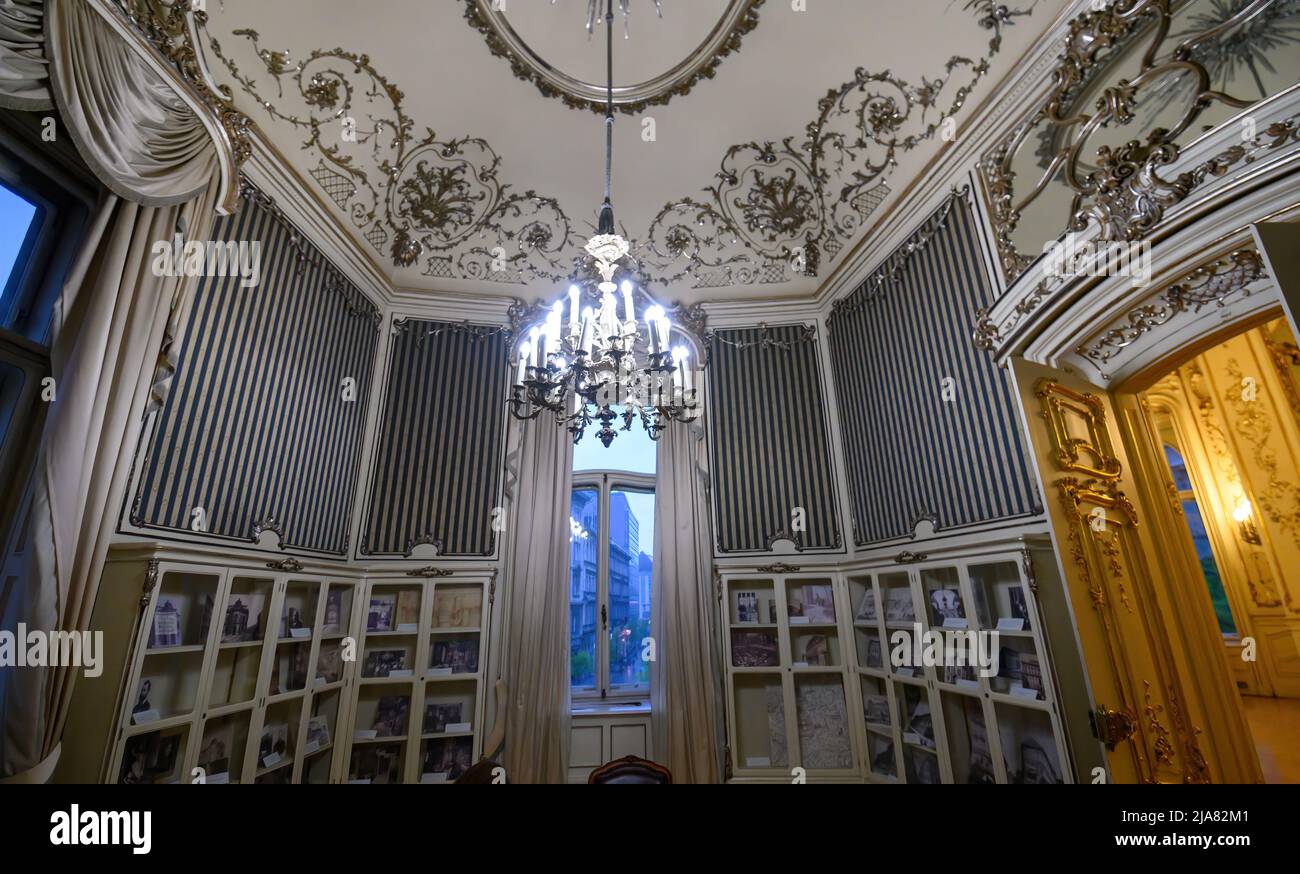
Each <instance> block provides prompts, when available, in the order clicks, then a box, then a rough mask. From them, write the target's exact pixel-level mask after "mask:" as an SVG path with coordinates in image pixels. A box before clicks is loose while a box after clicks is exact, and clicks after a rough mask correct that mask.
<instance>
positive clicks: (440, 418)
mask: <svg viewBox="0 0 1300 874" xmlns="http://www.w3.org/2000/svg"><path fill="white" fill-rule="evenodd" d="M394 330H395V336H394V337H393V342H392V349H391V352H390V356H391V357H390V360H389V365H388V390H387V395H386V401H385V404H384V409H383V412H382V414H381V431H380V436H379V443H378V451H377V453H376V456H375V464H374V472H373V474H372V484H371V497H370V508H369V513H368V518H369V525H368V528H367V533H366V535H365V537H364V538H363V540H362V544H361V545H362V551H363V552H364V553H366V554H368V555H393V556H405V555H407V554H409V553H410V552H411V550H412V548H413V547H414V546H417V545H420V544H424V543H435V544H436V545H437V547H438V552H439V555H445V556H486V555H492V554H493V552H494V550H495V536H494V534H495V532H494V531H493V530H492V523H493V521H494V516H493V509H494V508H495V507H496V506H497V504H498V503H499V500H500V499H499V496H498V492H499V489H500V483H501V474H502V470H503V467H504V463H505V457H504V454H505V436H504V424H505V397H506V385H507V379H508V372H509V360H508V353H507V349H506V338H505V334H504V332H503V330H502V329H500V328H497V327H492V326H473V325H463V324H458V323H456V324H453V323H447V322H433V321H419V320H416V319H404V320H399V321H398V322H397V323H395V325H394Z"/></svg>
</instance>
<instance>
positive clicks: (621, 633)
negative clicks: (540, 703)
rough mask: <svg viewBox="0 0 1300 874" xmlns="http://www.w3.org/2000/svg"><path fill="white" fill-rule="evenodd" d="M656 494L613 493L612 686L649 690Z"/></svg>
mask: <svg viewBox="0 0 1300 874" xmlns="http://www.w3.org/2000/svg"><path fill="white" fill-rule="evenodd" d="M654 530H655V496H654V494H653V493H647V492H638V491H630V490H626V489H614V490H612V491H611V492H610V496H609V684H610V688H611V689H612V690H616V691H620V692H628V691H632V690H642V689H645V690H649V688H650V663H649V662H648V661H647V660H645V659H643V658H642V657H641V656H642V649H643V641H645V640H646V638H648V637H649V636H650V603H651V597H650V596H651V589H650V587H651V583H650V581H651V578H652V574H653V571H654Z"/></svg>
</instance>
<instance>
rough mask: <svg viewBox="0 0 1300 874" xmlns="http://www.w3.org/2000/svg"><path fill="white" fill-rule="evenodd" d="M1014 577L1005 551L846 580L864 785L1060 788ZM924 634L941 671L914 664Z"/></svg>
mask: <svg viewBox="0 0 1300 874" xmlns="http://www.w3.org/2000/svg"><path fill="white" fill-rule="evenodd" d="M1022 568H1023V564H1022V562H1021V556H1020V555H1019V554H1018V553H1009V554H1006V555H1001V556H999V555H994V556H988V557H983V556H982V557H978V558H973V559H967V560H953V561H949V562H932V563H928V564H921V565H917V566H914V567H911V568H909V569H907V570H893V569H891V570H888V571H883V570H882V571H879V572H864V573H861V574H851V575H850V576H849V579H848V597H849V600H850V602H851V603H852V604H854V605H855V607H854V614H853V623H852V624H853V629H854V639H855V644H856V645H855V647H854V652H853V654H854V657H855V665H854V670H855V671H856V673H857V674H858V683H859V689H860V692H861V696H862V699H861V700H862V717H863V720H862V727H863V732H864V735H865V739H866V749H867V757H866V764H865V772H866V774H867V775H868V777H869V779H872V780H876V781H881V782H893V781H898V780H900V779H901V780H903V781H906V782H908V783H939V782H958V783H994V782H997V783H1004V782H1012V783H1016V782H1057V783H1059V782H1062V781H1063V780H1064V779H1066V777H1063V774H1064V769H1063V767H1062V758H1061V750H1062V749H1063V746H1062V742H1061V738H1062V734H1061V728H1060V723H1059V719H1058V716H1057V708H1056V706H1055V698H1054V694H1053V689H1052V685H1051V683H1050V680H1045V678H1049V677H1050V671H1048V670H1047V668H1046V666H1045V665H1044V664H1043V662H1042V659H1041V654H1042V653H1044V652H1046V649H1045V648H1044V647H1043V645H1042V641H1041V639H1039V637H1038V634H1039V631H1038V628H1037V625H1038V623H1037V622H1036V621H1035V620H1034V618H1033V617H1034V614H1035V612H1036V604H1035V602H1034V600H1033V593H1032V590H1031V588H1030V587H1029V586H1028V585H1027V580H1026V579H1025V577H1024V574H1023V571H1022ZM899 632H906V633H907V634H906V637H896V636H895V635H897V634H898V633H899ZM927 634H928V635H929V637H928V639H929V640H933V641H942V644H941V645H942V647H943V648H944V649H945V657H944V658H943V659H942V661H941V663H940V664H934V663H933V660H931V659H927V658H925V657H924V655H923V652H922V650H923V649H924V644H925V643H926V641H927ZM900 642H901V643H902V648H901V649H900V648H899V647H898V645H897V644H898V643H900ZM895 656H896V657H895ZM918 656H921V657H920V658H918ZM982 664H984V665H988V666H989V668H988V669H983V670H981V669H980V667H979V666H980V665H982ZM993 664H996V665H997V670H996V671H995V672H994V673H992V674H991V675H989V676H985V675H986V674H989V670H990V669H991V668H992V665H993ZM990 726H992V727H993V729H992V730H990V728H989V727H990ZM900 775H901V776H900Z"/></svg>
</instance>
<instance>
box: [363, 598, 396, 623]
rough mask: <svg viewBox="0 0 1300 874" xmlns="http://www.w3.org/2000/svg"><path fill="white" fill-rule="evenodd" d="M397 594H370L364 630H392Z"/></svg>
mask: <svg viewBox="0 0 1300 874" xmlns="http://www.w3.org/2000/svg"><path fill="white" fill-rule="evenodd" d="M396 607H397V595H395V594H394V595H371V596H370V609H369V610H367V611H366V631H392V630H393V613H394V611H395V610H396Z"/></svg>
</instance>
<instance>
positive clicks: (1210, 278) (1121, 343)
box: [1075, 249, 1267, 367]
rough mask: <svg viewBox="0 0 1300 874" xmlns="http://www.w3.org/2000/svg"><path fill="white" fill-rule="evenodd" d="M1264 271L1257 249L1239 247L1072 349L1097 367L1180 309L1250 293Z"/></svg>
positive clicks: (1197, 309)
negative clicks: (1089, 340) (1089, 341)
mask: <svg viewBox="0 0 1300 874" xmlns="http://www.w3.org/2000/svg"><path fill="white" fill-rule="evenodd" d="M1266 275H1267V272H1266V269H1265V267H1264V261H1263V259H1262V258H1261V257H1260V255H1259V253H1258V252H1256V251H1255V250H1254V249H1238V250H1237V251H1235V252H1232V253H1231V254H1229V255H1225V256H1224V257H1222V258H1218V259H1216V260H1214V261H1212V262H1210V263H1208V264H1203V265H1201V266H1199V267H1197V268H1196V269H1195V270H1192V271H1190V272H1188V273H1187V274H1186V275H1185V276H1183V277H1182V278H1181V279H1179V280H1177V281H1176V282H1174V283H1173V284H1171V285H1170V286H1169V287H1168V288H1166V289H1165V290H1164V291H1163V292H1162V293H1160V295H1159V296H1158V297H1157V298H1156V299H1155V300H1153V301H1151V302H1149V303H1144V304H1142V305H1141V306H1137V307H1134V308H1133V309H1131V310H1129V311H1128V313H1126V314H1125V316H1124V322H1123V323H1122V324H1120V325H1118V326H1116V327H1112V328H1111V329H1109V330H1107V331H1106V332H1105V333H1104V334H1102V335H1101V337H1100V338H1098V339H1097V340H1095V341H1093V342H1091V343H1085V344H1080V345H1079V346H1078V347H1076V348H1075V351H1076V352H1078V353H1079V354H1080V355H1082V356H1084V357H1085V358H1087V359H1089V360H1090V361H1092V362H1093V363H1094V364H1096V365H1098V366H1099V367H1101V366H1104V365H1105V364H1106V363H1107V362H1109V361H1110V360H1111V359H1112V358H1114V357H1115V356H1116V355H1118V354H1120V353H1121V352H1122V351H1123V350H1124V349H1126V348H1127V347H1129V346H1131V345H1133V344H1134V343H1135V342H1137V341H1138V340H1139V339H1141V338H1142V337H1143V336H1144V335H1145V334H1147V333H1149V332H1151V331H1155V330H1157V329H1159V328H1161V327H1163V326H1165V325H1166V324H1168V323H1169V322H1170V321H1172V320H1173V318H1174V317H1175V316H1177V315H1179V314H1180V313H1184V312H1188V311H1190V312H1193V313H1199V312H1200V311H1201V309H1202V308H1203V307H1205V306H1208V305H1209V304H1214V305H1215V306H1218V307H1222V306H1224V305H1225V304H1226V303H1227V301H1228V299H1229V298H1231V297H1233V296H1234V295H1236V294H1237V293H1239V292H1240V293H1242V294H1246V295H1249V294H1250V289H1249V286H1250V285H1251V283H1253V282H1256V281H1258V280H1259V279H1261V278H1263V277H1264V276H1266Z"/></svg>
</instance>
